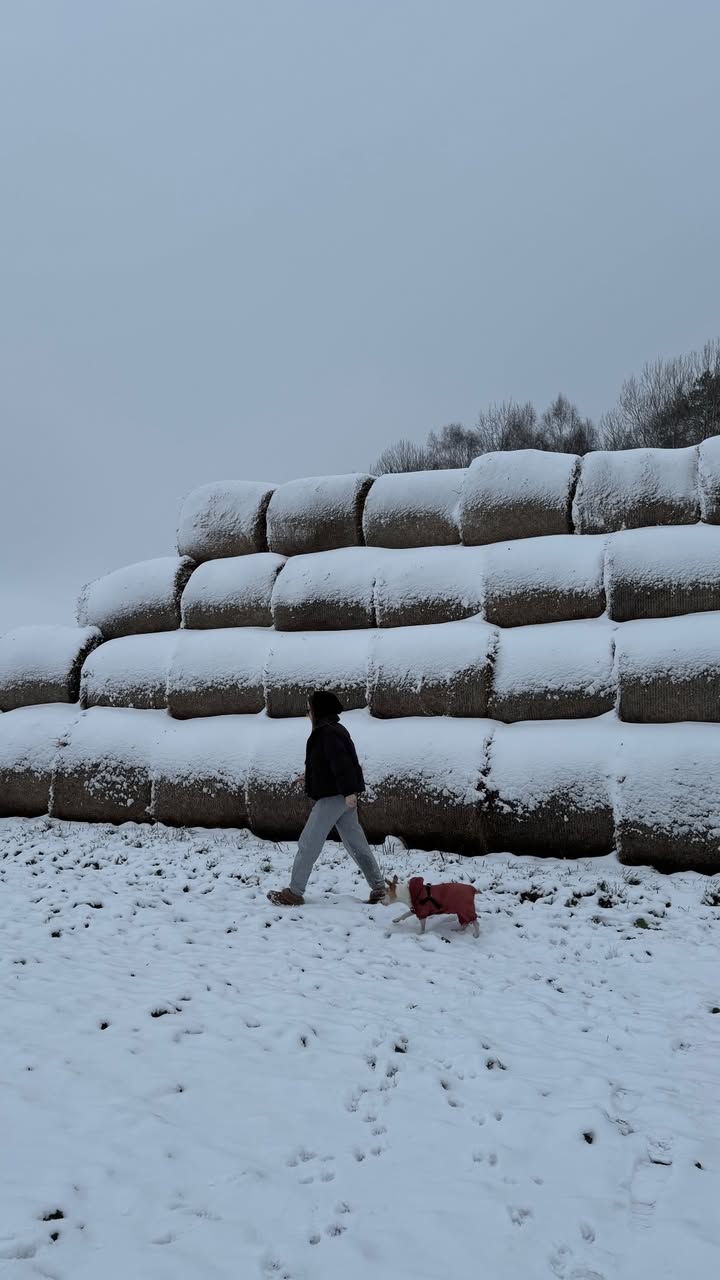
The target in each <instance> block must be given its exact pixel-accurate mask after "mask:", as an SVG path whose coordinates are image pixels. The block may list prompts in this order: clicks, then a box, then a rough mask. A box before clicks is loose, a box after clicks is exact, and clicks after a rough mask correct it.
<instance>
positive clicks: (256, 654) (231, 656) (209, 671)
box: [167, 627, 271, 720]
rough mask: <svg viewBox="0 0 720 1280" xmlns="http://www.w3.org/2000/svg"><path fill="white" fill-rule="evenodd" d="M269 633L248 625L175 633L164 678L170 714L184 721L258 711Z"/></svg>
mask: <svg viewBox="0 0 720 1280" xmlns="http://www.w3.org/2000/svg"><path fill="white" fill-rule="evenodd" d="M270 634H271V633H270V632H269V631H266V630H262V629H260V630H258V629H256V628H253V627H226V628H224V629H222V630H219V631H180V632H178V637H177V644H176V646H175V648H174V651H173V654H172V660H171V663H170V670H169V673H168V681H167V699H168V708H169V710H170V714H171V715H172V716H175V717H176V718H177V719H180V720H187V719H190V718H191V717H193V716H226V715H234V716H238V715H253V714H256V713H257V712H259V711H262V709H263V707H264V705H265V698H264V692H263V670H264V667H265V662H266V659H267V653H268V645H269V642H270Z"/></svg>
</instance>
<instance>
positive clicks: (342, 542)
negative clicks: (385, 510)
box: [267, 475, 373, 556]
mask: <svg viewBox="0 0 720 1280" xmlns="http://www.w3.org/2000/svg"><path fill="white" fill-rule="evenodd" d="M372 483H373V477H372V476H368V475H345V476H317V477H309V478H307V479H304V480H290V481H289V482H288V483H287V484H281V485H280V487H279V488H278V489H276V490H275V492H274V493H273V495H272V497H271V499H270V503H269V506H268V511H267V537H268V546H269V548H270V550H271V551H277V552H278V554H279V555H282V556H297V555H306V554H308V553H310V552H314V551H333V550H335V549H336V548H338V547H358V546H361V545H362V541H363V532H362V515H363V507H364V505H365V498H366V495H367V493H368V490H369V489H370V487H371V485H372Z"/></svg>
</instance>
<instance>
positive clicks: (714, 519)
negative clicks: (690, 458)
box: [698, 436, 720, 524]
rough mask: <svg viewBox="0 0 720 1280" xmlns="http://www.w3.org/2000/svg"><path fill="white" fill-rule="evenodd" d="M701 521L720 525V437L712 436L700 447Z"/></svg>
mask: <svg viewBox="0 0 720 1280" xmlns="http://www.w3.org/2000/svg"><path fill="white" fill-rule="evenodd" d="M698 479H699V482H700V519H701V520H705V521H706V523H707V524H720V436H710V437H709V438H708V439H707V440H703V442H702V444H700V445H699V446H698Z"/></svg>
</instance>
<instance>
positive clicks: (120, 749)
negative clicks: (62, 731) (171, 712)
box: [51, 707, 171, 822]
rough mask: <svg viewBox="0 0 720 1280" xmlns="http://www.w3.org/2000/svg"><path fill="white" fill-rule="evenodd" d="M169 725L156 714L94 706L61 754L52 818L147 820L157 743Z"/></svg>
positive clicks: (80, 719) (73, 730) (81, 718)
mask: <svg viewBox="0 0 720 1280" xmlns="http://www.w3.org/2000/svg"><path fill="white" fill-rule="evenodd" d="M170 723H171V722H170V721H169V720H168V718H167V717H166V716H165V715H163V714H162V712H158V711H130V710H127V709H125V708H120V707H93V708H91V710H90V711H84V712H82V713H81V714H80V715H79V716H78V718H77V720H76V721H75V723H74V724H73V725H72V726H71V728H70V733H69V741H68V743H67V745H66V746H65V747H64V748H63V750H62V751H60V752H59V753H58V755H57V758H56V761H55V769H54V772H53V783H52V805H51V814H52V816H53V817H54V818H71V819H77V820H78V821H82V822H147V821H148V819H149V807H150V778H151V768H152V763H153V759H154V754H155V750H156V743H157V741H158V740H159V738H160V737H161V736H162V734H163V733H167V730H168V725H169V724H170Z"/></svg>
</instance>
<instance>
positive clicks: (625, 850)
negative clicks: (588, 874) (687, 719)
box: [615, 724, 720, 875]
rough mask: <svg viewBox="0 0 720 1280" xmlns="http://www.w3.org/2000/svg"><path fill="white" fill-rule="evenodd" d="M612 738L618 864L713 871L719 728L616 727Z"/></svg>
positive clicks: (719, 820) (719, 831) (718, 814)
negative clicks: (615, 750) (614, 746)
mask: <svg viewBox="0 0 720 1280" xmlns="http://www.w3.org/2000/svg"><path fill="white" fill-rule="evenodd" d="M618 736H619V741H618V755H617V761H616V790H615V816H616V838H617V849H618V855H619V857H620V860H621V862H625V863H629V864H635V865H643V864H648V865H651V866H655V867H658V868H659V869H661V870H663V871H691V870H693V871H702V872H704V873H705V874H707V875H714V874H716V873H717V872H720V727H718V726H717V725H709V724H673V725H670V724H668V725H639V724H638V725H624V726H622V727H621V730H620V732H619V735H618Z"/></svg>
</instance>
